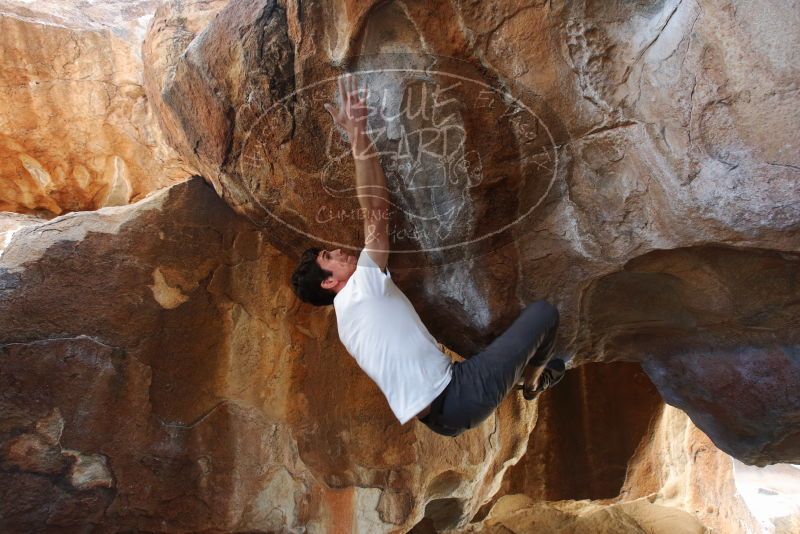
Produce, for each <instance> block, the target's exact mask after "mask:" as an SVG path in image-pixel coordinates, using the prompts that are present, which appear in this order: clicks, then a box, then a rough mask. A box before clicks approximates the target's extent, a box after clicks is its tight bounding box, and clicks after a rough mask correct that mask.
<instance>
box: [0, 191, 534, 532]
mask: <svg viewBox="0 0 800 534" xmlns="http://www.w3.org/2000/svg"><path fill="white" fill-rule="evenodd" d="M263 237H264V236H263V234H261V233H260V232H258V231H257V230H256V229H255V228H254V227H253V226H252V225H251V224H250V223H249V222H247V221H246V220H245V219H243V218H240V217H237V216H236V215H235V214H234V213H233V211H232V210H230V208H228V207H227V206H226V205H225V204H224V203H222V202H221V201H220V200H219V199H218V198H217V197H216V195H215V194H214V193H213V191H212V190H211V188H210V187H208V186H207V185H206V184H204V183H203V182H202V180H200V179H199V178H197V179H194V180H191V181H189V182H186V183H184V184H179V185H176V186H173V187H171V188H169V189H166V190H164V191H161V192H159V193H157V194H155V195H153V196H150V197H148V198H147V199H145V200H143V201H141V202H139V203H136V204H133V205H130V206H123V207H115V208H104V209H101V210H98V211H95V212H84V213H74V214H68V215H65V216H61V217H58V218H55V219H53V220H51V221H47V222H40V223H37V224H31V225H28V226H24V227H22V228H20V229H18V230H17V231H16V232H15V233H14V234H13V236H12V237H11V240H10V243H9V245H8V246H7V247H6V249H5V250H4V251H3V253H2V256H1V257H0V290H1V291H2V292H0V296H1V297H2V298H0V324H2V325H3V329H2V332H1V333H0V369H1V370H2V371H0V391H2V395H0V488H2V489H0V492H2V493H0V495H1V496H2V497H1V498H0V503H1V504H0V526H2V529H0V530H3V531H4V532H8V531H11V532H17V531H20V532H21V531H29V532H30V531H42V530H43V529H44V528H45V526H48V527H49V528H54V529H63V530H66V531H68V530H69V529H77V528H83V526H85V525H87V524H88V523H93V524H101V525H104V528H106V527H107V528H112V527H113V528H114V529H122V530H142V531H169V532H177V531H183V532H185V531H199V530H203V531H209V532H231V531H244V530H257V531H298V532H299V531H303V528H305V529H306V530H305V531H307V532H351V531H352V532H389V531H393V532H394V531H398V532H399V531H407V530H408V529H410V528H411V527H412V526H413V525H414V524H415V523H417V522H418V521H419V520H420V519H422V517H423V516H424V515H425V513H426V511H428V512H431V511H433V512H435V513H437V514H438V516H439V517H444V520H445V521H446V522H447V524H450V525H457V524H459V522H462V523H463V522H465V521H467V520H468V519H469V518H470V517H472V516H473V515H474V514H475V513H476V511H477V509H478V507H479V506H480V505H481V504H482V503H483V502H484V501H486V500H487V499H488V498H489V497H490V496H491V495H492V494H493V493H494V492H496V491H497V488H498V487H499V485H500V481H501V479H502V475H503V473H504V471H505V469H506V468H507V466H508V463H509V461H513V460H514V459H516V458H519V457H520V456H521V455H522V454H523V452H524V450H525V447H526V443H527V437H528V434H529V433H530V431H531V429H532V428H533V425H534V423H535V407H534V406H532V405H530V404H527V403H525V402H524V401H522V400H521V399H518V398H514V399H510V400H508V401H507V402H505V403H504V404H503V406H502V407H501V409H500V411H499V412H498V414H497V416H496V417H492V418H490V419H489V420H488V421H486V422H485V423H484V424H483V425H481V427H480V428H479V429H477V430H474V431H472V432H470V433H469V434H468V435H465V436H463V437H459V438H457V439H450V438H445V437H442V436H438V435H436V434H433V433H432V432H430V431H429V430H428V429H427V428H426V427H424V426H423V425H422V424H420V423H418V422H411V423H409V424H406V425H404V426H402V427H401V426H399V425H398V424H397V423H396V421H395V420H394V417H393V415H392V414H391V412H390V410H389V408H388V406H387V405H386V403H385V400H384V398H383V396H382V395H381V393H380V391H379V390H378V389H377V388H376V387H375V385H374V384H373V383H372V382H371V381H370V380H369V378H368V377H366V375H364V374H363V372H361V370H360V369H359V368H358V366H357V365H356V364H355V362H354V361H353V360H352V358H351V357H350V356H349V355H348V354H347V353H346V352H345V351H344V349H343V348H342V346H341V345H340V344H339V343H338V342H337V334H336V325H335V320H334V316H333V310H332V309H330V310H327V311H323V312H321V313H320V311H313V312H312V311H311V310H309V309H308V308H306V307H305V306H301V305H299V303H298V301H297V300H296V298H295V297H294V295H293V294H292V292H291V290H290V289H289V285H288V277H289V273H290V272H291V270H292V268H293V267H294V263H293V261H292V260H290V259H289V258H287V257H285V256H284V255H282V254H280V253H279V252H278V251H277V250H275V249H274V248H273V247H272V246H270V245H269V244H268V243H266V242H265V241H264V239H263ZM433 512H431V513H433Z"/></svg>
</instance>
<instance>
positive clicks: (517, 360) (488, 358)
mask: <svg viewBox="0 0 800 534" xmlns="http://www.w3.org/2000/svg"><path fill="white" fill-rule="evenodd" d="M557 328H558V310H557V309H556V308H555V307H554V306H553V305H551V304H550V303H548V302H547V301H544V300H539V301H536V302H533V303H531V304H529V305H528V306H526V307H525V309H524V310H523V311H522V313H521V314H520V315H519V317H517V319H516V320H515V321H514V323H512V325H511V326H510V327H509V328H508V329H507V330H506V331H505V332H503V333H502V334H501V335H500V336H499V337H497V338H496V339H495V340H494V341H492V343H490V344H489V346H487V347H486V348H485V349H484V350H482V351H481V352H479V353H478V354H476V355H474V356H472V357H471V358H470V359H468V360H466V361H463V362H459V363H457V364H456V365H454V367H453V379H452V380H451V382H450V384H449V385H448V386H447V388H446V389H445V391H444V392H443V393H442V395H440V397H439V398H437V399H436V401H434V406H432V411H431V414H429V416H428V417H426V418H425V420H424V421H423V422H426V423H430V424H429V426H431V428H432V429H433V430H434V431H437V432H439V433H443V432H441V431H439V430H440V429H441V428H443V427H444V428H445V429H459V430H462V431H463V430H464V429H467V428H473V427H474V426H476V425H477V424H479V423H480V422H482V421H483V420H484V419H486V418H487V417H489V415H491V413H492V412H493V411H494V410H495V409H496V408H497V406H498V405H499V404H500V402H501V401H502V400H503V399H504V398H505V396H506V395H507V394H508V392H509V391H510V390H511V389H512V388H513V387H514V386H515V385H516V383H517V382H518V381H519V379H520V377H521V375H522V372H523V370H524V369H525V365H526V364H528V362H529V361H530V362H531V364H534V365H543V364H544V363H546V362H547V360H548V359H549V357H550V353H551V352H552V350H553V344H554V341H555V333H556V329H557ZM434 412H435V413H434ZM433 425H437V426H438V427H439V429H437V428H434V427H433ZM458 433H460V432H457V433H456V434H448V435H457V434H458Z"/></svg>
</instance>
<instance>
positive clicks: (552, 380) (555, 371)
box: [520, 358, 566, 400]
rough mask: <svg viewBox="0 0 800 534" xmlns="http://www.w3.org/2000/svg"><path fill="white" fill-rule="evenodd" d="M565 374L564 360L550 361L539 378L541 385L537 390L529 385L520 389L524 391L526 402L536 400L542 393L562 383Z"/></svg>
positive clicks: (539, 384) (555, 359)
mask: <svg viewBox="0 0 800 534" xmlns="http://www.w3.org/2000/svg"><path fill="white" fill-rule="evenodd" d="M565 374H566V366H565V365H564V360H560V359H558V358H554V359H552V360H550V361H549V362H547V365H546V366H545V368H544V370H543V371H542V374H541V375H540V376H539V383H538V384H537V386H536V387H535V388H534V387H530V386H528V385H527V384H523V385H522V386H521V387H520V388H521V389H522V396H523V397H525V400H533V399H535V398H536V397H537V396H538V395H539V393H541V392H542V391H547V390H548V389H550V388H552V387H553V386H555V385H556V384H558V383H559V382H561V379H562V378H564V375H565Z"/></svg>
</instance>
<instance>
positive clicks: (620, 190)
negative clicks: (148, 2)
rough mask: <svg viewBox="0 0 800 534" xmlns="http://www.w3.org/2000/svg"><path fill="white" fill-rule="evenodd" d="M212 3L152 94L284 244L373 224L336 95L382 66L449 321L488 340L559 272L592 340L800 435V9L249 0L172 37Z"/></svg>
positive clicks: (400, 246)
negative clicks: (338, 125)
mask: <svg viewBox="0 0 800 534" xmlns="http://www.w3.org/2000/svg"><path fill="white" fill-rule="evenodd" d="M762 4H763V5H762ZM191 5H192V4H191V3H188V4H187V3H184V2H171V3H169V4H167V5H166V6H165V7H164V8H163V9H162V10H161V11H160V13H159V15H158V16H157V17H156V18H155V19H154V23H153V25H152V27H151V30H150V33H149V35H148V37H147V40H146V43H145V57H146V64H148V65H153V66H155V67H154V68H153V69H150V70H149V71H148V73H147V76H146V84H145V85H146V88H147V92H148V95H149V96H150V98H151V99H152V100H154V101H159V104H158V109H159V111H160V113H159V115H160V119H161V123H162V125H163V127H164V128H165V131H167V132H168V135H169V137H170V139H171V141H172V142H173V144H174V146H175V147H176V148H177V149H178V151H179V152H180V153H181V154H182V155H183V156H184V157H185V158H187V161H189V162H191V164H192V165H193V166H194V167H195V168H197V169H198V170H199V171H200V173H201V174H202V175H203V176H204V177H205V178H206V179H207V180H208V181H209V182H210V183H212V184H213V185H214V188H215V190H216V191H217V192H218V193H219V194H220V196H221V197H222V198H223V199H224V200H225V201H226V202H227V203H228V204H229V205H231V206H232V207H233V208H234V209H235V210H236V211H238V212H239V213H242V214H244V215H246V216H247V217H248V218H249V219H250V220H251V221H253V222H254V223H256V224H257V225H259V226H260V227H263V228H265V229H266V230H267V232H266V233H267V235H268V236H269V237H268V239H269V241H270V242H271V243H272V244H273V245H274V246H275V247H277V248H278V249H279V250H281V251H282V252H284V253H285V254H287V255H288V256H289V257H292V258H297V257H298V254H299V252H300V251H301V250H302V249H303V248H304V247H306V246H309V245H312V244H316V245H323V246H326V247H346V248H347V247H349V248H352V249H357V248H359V247H360V246H361V241H360V240H361V227H362V222H363V221H362V220H360V218H359V216H358V215H359V213H358V209H357V202H356V199H355V198H354V190H353V166H352V161H351V158H350V156H349V153H348V151H347V148H346V146H345V145H344V143H343V141H342V137H341V135H340V132H337V131H336V130H335V129H334V128H332V127H331V121H330V117H329V116H328V115H327V113H326V112H325V110H324V109H323V108H322V105H321V104H322V103H323V102H325V101H333V100H334V98H335V93H336V83H335V77H336V76H337V75H338V74H339V73H341V72H343V71H345V70H349V71H355V72H360V73H361V74H360V77H361V79H362V80H363V81H365V82H367V83H368V86H369V87H370V89H371V92H372V96H371V98H372V100H371V101H370V103H371V105H373V114H372V116H371V118H370V126H371V127H373V128H374V132H373V134H374V137H375V139H376V143H377V145H378V147H379V149H380V150H381V154H382V156H381V157H382V165H383V167H384V168H385V169H386V173H387V176H388V179H389V190H390V191H389V194H390V198H391V200H392V203H393V215H392V216H393V219H392V227H391V231H392V235H393V243H392V245H393V248H394V249H395V251H396V254H394V255H393V256H392V259H391V260H390V263H391V265H392V267H393V273H394V274H395V277H394V278H395V279H396V281H397V282H398V285H400V287H401V288H402V289H403V290H404V291H405V292H406V293H407V294H408V295H409V296H410V298H411V299H412V301H413V302H415V304H416V305H417V306H418V308H419V310H420V314H421V316H422V318H423V320H424V321H425V322H426V324H428V325H429V327H430V328H431V330H432V332H433V333H434V335H436V336H437V337H438V338H439V339H440V340H442V341H443V342H445V343H446V344H447V345H449V346H451V347H452V348H453V349H455V350H457V351H458V352H459V353H461V354H464V355H466V356H469V355H470V354H473V353H474V352H475V351H477V350H479V349H480V348H481V347H483V346H485V345H486V344H487V343H488V342H489V341H490V340H491V339H493V337H494V336H495V335H497V334H498V333H499V332H500V331H502V329H503V328H504V327H505V326H506V325H507V324H508V323H509V322H510V321H511V320H512V319H513V317H514V316H515V315H516V313H518V311H519V309H520V307H521V306H522V305H523V304H524V303H525V302H526V301H530V300H533V299H536V298H541V297H545V298H548V299H550V300H551V301H553V302H554V303H555V304H557V305H558V307H559V309H560V310H561V315H562V328H561V334H560V338H559V343H558V349H557V350H558V352H559V353H560V355H561V356H562V357H565V358H569V357H571V358H572V359H573V365H579V364H581V363H585V362H588V361H604V362H610V361H632V362H639V363H642V364H643V367H644V369H645V371H646V372H647V373H648V374H649V376H650V377H651V379H652V380H653V382H654V383H655V385H656V386H657V388H658V389H659V391H660V392H661V394H662V395H663V396H664V397H665V398H666V399H667V401H668V402H670V403H672V404H675V405H678V406H680V407H681V408H683V409H684V410H686V412H687V413H689V415H690V416H691V417H692V420H693V421H694V422H695V423H697V424H698V426H699V427H700V428H701V429H703V430H704V431H705V432H707V433H708V434H709V436H710V437H711V438H712V439H713V440H714V442H715V443H716V444H717V445H719V446H720V447H721V448H723V449H724V450H726V451H728V452H730V453H731V454H734V455H736V456H737V457H739V458H741V459H743V460H744V461H746V462H749V463H756V464H765V463H771V462H779V461H800V434H799V433H798V426H797V416H796V414H797V413H798V411H799V410H800V405H799V404H798V400H797V396H796V395H791V394H790V392H791V391H793V390H794V389H796V388H797V387H798V385H800V381H799V380H798V366H799V365H800V361H798V357H797V354H798V352H797V351H798V341H799V340H798V336H800V328H798V323H797V321H798V319H797V317H798V314H797V302H798V300H797V296H798V293H797V292H798V289H797V288H798V285H797V283H796V280H797V276H798V266H800V255H798V253H797V252H798V250H799V249H800V233H799V232H798V227H799V224H800V203H798V202H796V201H795V199H797V198H800V180H798V173H800V160H798V157H799V156H798V154H800V144H798V137H797V136H795V135H794V134H793V130H794V126H793V125H794V124H797V123H798V122H799V121H798V119H800V105H799V104H800V93H798V91H797V82H796V80H797V79H799V78H800V72H799V71H798V69H800V61H798V54H800V52H799V51H800V46H798V45H800V32H797V30H796V28H797V26H798V24H800V20H798V17H800V14H798V12H797V10H795V9H792V8H791V7H789V6H786V7H776V6H773V5H772V4H769V5H768V6H767V4H766V3H765V2H749V3H742V2H739V1H735V0H714V1H711V2H706V3H704V4H703V5H702V6H701V5H699V4H698V3H696V2H683V1H680V0H670V1H661V2H645V3H630V2H627V3H625V2H622V3H620V2H612V3H597V2H588V1H580V2H566V3H561V2H531V3H527V4H525V5H520V4H519V3H518V2H512V1H507V2H500V3H497V2H494V3H479V2H461V1H452V2H441V3H440V4H439V8H438V9H437V10H429V9H427V8H426V7H424V6H423V5H422V4H419V5H418V4H414V3H404V2H369V1H366V2H356V3H339V2H334V1H328V0H320V1H317V2H303V3H299V2H293V1H287V2H275V1H270V0H234V1H232V2H230V3H228V4H227V5H226V6H225V7H224V8H222V9H221V10H218V11H217V8H218V6H219V4H215V5H214V6H213V9H211V11H212V12H213V13H212V14H208V15H204V16H202V17H196V18H195V19H192V20H195V21H199V20H201V19H202V20H205V21H206V22H207V26H205V27H204V28H203V29H198V28H199V26H201V24H200V23H199V22H196V23H194V25H193V26H192V28H191V31H190V32H179V33H178V34H176V35H175V36H174V37H170V36H169V34H167V35H166V36H167V39H166V40H165V38H164V36H165V34H164V31H162V28H164V27H171V24H170V23H169V21H171V20H183V15H184V14H186V13H188V14H189V15H191V13H193V12H194V11H192V9H193V8H191ZM187 6H189V7H187ZM195 11H197V10H196V9H195ZM187 16H188V15H187ZM189 19H191V17H188V18H187V20H189ZM767 29H768V30H767ZM148 43H149V44H148ZM155 43H158V46H155V45H154V44H155ZM169 43H172V45H173V46H169Z"/></svg>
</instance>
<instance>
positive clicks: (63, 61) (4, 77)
mask: <svg viewBox="0 0 800 534" xmlns="http://www.w3.org/2000/svg"><path fill="white" fill-rule="evenodd" d="M159 3H160V0H136V1H133V2H131V1H129V0H116V1H112V2H81V3H77V2H73V1H71V0H46V1H37V2H29V1H25V0H3V1H2V2H0V49H2V50H3V53H2V55H0V100H2V101H3V102H4V103H6V105H4V106H3V109H2V111H0V211H14V212H20V213H29V214H39V215H42V216H47V217H52V216H53V215H58V214H60V213H63V212H68V211H76V210H91V209H96V208H99V207H102V206H116V205H120V204H127V203H129V202H132V201H136V200H139V199H140V198H142V197H144V196H145V195H146V194H147V193H148V192H150V191H152V190H154V189H158V188H160V187H164V186H167V185H169V184H171V183H175V182H176V181H178V180H182V179H185V178H187V177H188V176H189V175H190V174H189V172H188V171H187V169H188V168H189V167H188V165H186V164H184V163H183V162H182V160H181V158H180V156H179V155H178V154H177V153H176V152H175V151H174V150H173V149H172V148H171V147H170V145H169V144H168V143H166V142H165V139H164V136H163V135H162V133H161V129H160V127H159V126H158V123H157V121H156V119H155V116H154V114H153V110H152V107H151V106H150V103H149V101H148V98H147V96H146V95H145V91H144V88H143V86H142V83H143V82H142V59H141V54H140V50H139V48H140V44H141V40H142V37H143V33H144V31H145V29H146V28H147V24H148V22H149V20H150V17H151V16H152V14H153V11H154V10H155V8H156V5H158V4H159Z"/></svg>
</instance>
